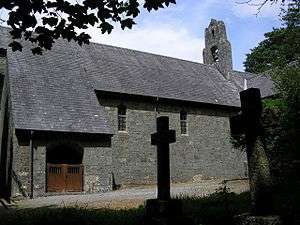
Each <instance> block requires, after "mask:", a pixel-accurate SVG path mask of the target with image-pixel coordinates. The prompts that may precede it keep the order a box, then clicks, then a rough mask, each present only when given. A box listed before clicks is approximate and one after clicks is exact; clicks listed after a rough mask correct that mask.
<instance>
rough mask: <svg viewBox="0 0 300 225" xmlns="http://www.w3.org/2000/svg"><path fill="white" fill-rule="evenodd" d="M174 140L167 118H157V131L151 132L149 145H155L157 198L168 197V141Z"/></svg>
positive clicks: (173, 133) (163, 198)
mask: <svg viewBox="0 0 300 225" xmlns="http://www.w3.org/2000/svg"><path fill="white" fill-rule="evenodd" d="M174 142H176V133H175V130H169V118H168V117H166V116H161V117H158V118H157V132H156V133H154V134H151V145H156V146H157V198H158V199H159V200H169V199H170V197H171V196H170V146H169V145H170V143H174Z"/></svg>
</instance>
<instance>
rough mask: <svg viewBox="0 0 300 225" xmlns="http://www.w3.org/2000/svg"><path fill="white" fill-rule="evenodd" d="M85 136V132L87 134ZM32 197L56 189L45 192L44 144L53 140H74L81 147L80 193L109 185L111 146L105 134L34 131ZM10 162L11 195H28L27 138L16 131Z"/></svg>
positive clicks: (108, 188) (90, 191)
mask: <svg viewBox="0 0 300 225" xmlns="http://www.w3.org/2000/svg"><path fill="white" fill-rule="evenodd" d="M87 136H88V135H87ZM33 137H34V138H33V146H34V163H33V164H34V171H33V177H34V179H33V184H34V197H38V196H45V195H53V194H60V193H57V192H56V193H49V192H48V193H47V192H46V189H47V187H46V186H47V183H46V176H47V175H46V165H47V164H46V148H47V146H48V145H49V144H54V143H76V144H79V145H80V146H82V147H83V149H84V153H83V160H82V164H83V165H84V178H83V186H84V187H83V190H84V191H83V193H97V192H104V191H109V190H111V189H112V176H111V164H112V160H111V159H112V157H111V147H110V138H109V137H99V136H97V137H95V138H91V139H89V138H86V137H82V136H81V135H75V136H74V135H72V134H68V133H63V134H61V133H43V134H42V135H41V134H40V133H34V136H33ZM13 140H14V166H13V171H14V172H15V177H14V178H13V185H12V196H13V197H22V198H23V197H26V196H27V197H28V196H30V188H31V186H30V182H31V172H30V165H31V163H30V160H31V159H30V146H29V140H28V139H26V140H25V139H24V136H22V135H20V137H19V138H17V136H16V135H15V136H14V139H13Z"/></svg>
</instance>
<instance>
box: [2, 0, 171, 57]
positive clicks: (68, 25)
mask: <svg viewBox="0 0 300 225" xmlns="http://www.w3.org/2000/svg"><path fill="white" fill-rule="evenodd" d="M72 2H75V3H72ZM140 2H141V1H139V0H81V1H79V0H76V1H71V0H1V1H0V10H2V9H5V10H8V11H9V16H8V18H7V20H3V19H2V22H7V25H8V26H9V27H11V28H12V30H11V31H10V34H11V35H12V38H13V39H15V40H14V41H12V42H11V43H10V44H9V46H10V47H11V48H12V50H13V51H17V50H19V51H22V45H21V44H20V42H19V41H17V40H16V39H21V38H24V39H25V40H29V41H31V42H32V43H34V44H35V47H34V48H32V52H33V53H34V54H42V51H43V50H45V49H46V50H50V49H51V47H52V45H53V43H54V42H55V40H56V39H58V38H64V39H67V40H69V41H70V40H74V41H75V42H77V43H78V44H79V45H82V44H83V43H89V40H90V38H91V37H90V36H89V35H88V34H86V33H85V32H81V33H79V32H78V31H79V30H84V29H87V28H88V27H89V26H97V27H99V28H100V29H101V31H102V33H110V32H111V31H112V29H113V28H114V26H113V24H114V23H115V24H119V25H120V26H121V28H122V29H125V28H129V29H131V28H132V26H133V25H134V24H135V22H134V18H136V17H137V16H138V15H139V13H140V10H139V6H140ZM175 3H176V0H143V7H144V8H146V9H147V10H148V11H151V10H158V9H159V8H164V7H165V6H169V5H170V4H175ZM38 18H39V19H38Z"/></svg>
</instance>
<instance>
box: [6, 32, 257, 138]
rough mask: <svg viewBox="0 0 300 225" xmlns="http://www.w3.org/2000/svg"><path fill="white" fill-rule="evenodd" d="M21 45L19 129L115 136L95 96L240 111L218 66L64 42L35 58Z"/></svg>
mask: <svg viewBox="0 0 300 225" xmlns="http://www.w3.org/2000/svg"><path fill="white" fill-rule="evenodd" d="M8 42H9V35H8V29H6V28H1V29H0V47H4V48H6V46H7V44H8ZM22 44H23V46H24V49H23V52H22V53H20V52H14V53H13V52H11V50H10V49H8V56H7V57H8V73H9V82H10V91H11V100H12V112H13V119H14V123H15V127H16V128H19V129H33V130H53V131H69V132H84V133H104V134H110V133H112V130H111V128H110V127H109V123H108V116H107V115H106V112H105V110H104V107H103V106H101V105H100V104H99V102H98V100H97V96H96V94H95V90H102V91H108V92H117V93H126V94H133V95H142V96H152V97H160V98H168V99H175V100H186V101H193V102H201V103H209V104H215V105H223V106H233V107H239V105H240V103H239V95H238V92H239V90H240V89H239V86H238V85H237V84H236V83H237V81H236V80H235V79H233V80H231V81H228V80H226V79H225V78H224V77H223V75H222V74H221V73H220V72H219V71H218V70H217V69H216V68H214V67H213V66H208V65H204V64H200V63H195V62H189V61H185V60H180V59H175V58H171V57H165V56H160V55H155V54H150V53H145V52H140V51H135V50H130V49H124V48H119V47H113V46H108V45H102V44H95V43H91V44H90V45H85V46H84V47H80V46H78V45H77V44H76V43H73V42H67V41H64V40H58V41H57V42H56V44H55V45H54V46H53V49H52V50H51V51H48V52H45V53H44V54H43V55H42V56H33V55H32V53H31V51H30V47H31V44H29V43H27V42H23V43H22ZM199 54H200V53H199ZM253 81H254V80H253ZM259 82H260V81H259Z"/></svg>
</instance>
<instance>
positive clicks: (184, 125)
mask: <svg viewBox="0 0 300 225" xmlns="http://www.w3.org/2000/svg"><path fill="white" fill-rule="evenodd" d="M180 131H181V134H187V112H185V111H181V112H180Z"/></svg>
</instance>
